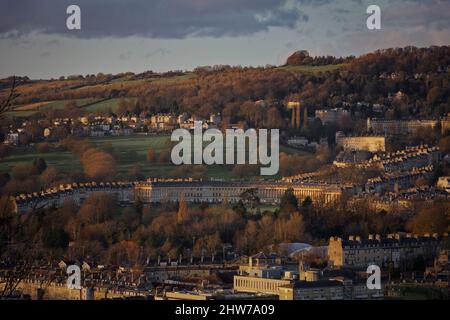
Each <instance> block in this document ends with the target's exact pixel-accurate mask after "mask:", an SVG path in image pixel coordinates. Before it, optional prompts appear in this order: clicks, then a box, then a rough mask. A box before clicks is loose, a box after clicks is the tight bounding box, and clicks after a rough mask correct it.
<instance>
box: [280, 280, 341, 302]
mask: <svg viewBox="0 0 450 320" xmlns="http://www.w3.org/2000/svg"><path fill="white" fill-rule="evenodd" d="M278 291H279V297H280V300H343V299H344V285H343V284H342V282H340V281H336V280H320V281H313V282H309V281H295V282H294V283H291V284H288V285H285V286H282V287H280V288H279V289H278Z"/></svg>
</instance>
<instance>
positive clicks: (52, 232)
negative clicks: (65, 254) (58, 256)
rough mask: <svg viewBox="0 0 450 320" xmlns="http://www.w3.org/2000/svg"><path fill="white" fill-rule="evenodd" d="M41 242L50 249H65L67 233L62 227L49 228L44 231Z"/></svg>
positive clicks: (67, 242)
mask: <svg viewBox="0 0 450 320" xmlns="http://www.w3.org/2000/svg"><path fill="white" fill-rule="evenodd" d="M42 242H43V244H44V246H46V247H47V248H51V249H66V248H67V247H68V245H69V235H68V234H67V232H65V231H64V229H61V228H51V229H48V230H46V231H44V234H43V237H42Z"/></svg>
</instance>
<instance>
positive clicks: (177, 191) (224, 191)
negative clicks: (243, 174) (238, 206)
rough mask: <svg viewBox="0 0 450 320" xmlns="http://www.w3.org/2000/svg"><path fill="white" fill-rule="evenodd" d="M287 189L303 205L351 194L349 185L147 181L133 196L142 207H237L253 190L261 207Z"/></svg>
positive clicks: (272, 202)
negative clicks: (180, 204) (178, 203)
mask: <svg viewBox="0 0 450 320" xmlns="http://www.w3.org/2000/svg"><path fill="white" fill-rule="evenodd" d="M289 188H292V189H293V192H294V195H295V196H296V197H297V198H298V199H299V200H300V201H303V200H304V199H305V198H307V197H310V198H311V199H312V200H313V201H315V202H319V203H324V204H327V203H332V202H334V201H336V200H338V199H339V198H340V197H341V196H342V195H343V194H354V192H355V188H354V186H352V185H344V184H327V183H319V182H295V183H288V182H284V181H274V182H264V181H254V182H251V181H248V182H247V181H245V182H236V181H158V180H155V181H149V182H146V183H141V184H138V185H137V186H136V187H135V190H136V196H137V197H139V198H140V199H141V201H143V202H144V203H161V202H176V201H179V200H180V199H184V200H185V201H186V202H192V203H227V202H228V203H237V202H238V201H239V200H240V199H241V195H242V193H244V192H245V191H247V190H250V189H254V190H256V192H257V195H258V197H259V199H260V201H261V203H266V204H278V203H280V200H281V197H282V196H283V194H284V193H285V192H286V190H288V189H289Z"/></svg>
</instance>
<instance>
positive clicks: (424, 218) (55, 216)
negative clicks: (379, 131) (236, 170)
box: [0, 190, 450, 265]
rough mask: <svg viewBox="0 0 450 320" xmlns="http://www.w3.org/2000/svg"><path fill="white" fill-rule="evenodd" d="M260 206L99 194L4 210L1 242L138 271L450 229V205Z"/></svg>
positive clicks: (285, 202)
mask: <svg viewBox="0 0 450 320" xmlns="http://www.w3.org/2000/svg"><path fill="white" fill-rule="evenodd" d="M256 204H257V199H255V198H254V197H252V195H251V194H243V195H242V200H241V202H239V203H238V204H237V205H235V206H230V205H223V206H214V207H208V206H207V205H202V206H195V207H188V206H187V204H186V203H184V202H183V201H181V202H180V203H177V204H175V205H174V204H163V205H158V206H156V205H155V206H152V207H144V206H143V205H142V204H141V203H139V202H137V203H136V204H135V205H134V206H133V207H126V208H121V207H119V206H118V205H117V202H116V200H115V199H114V198H113V197H112V196H109V195H107V194H98V195H92V196H91V197H89V198H88V199H87V200H86V201H84V202H83V204H82V205H81V206H80V207H78V206H76V205H75V204H74V203H72V202H70V201H69V202H67V203H66V204H65V205H64V206H62V207H61V208H58V209H56V208H49V209H45V210H37V211H36V212H34V213H33V214H30V215H26V216H22V217H19V216H16V215H11V214H5V213H4V212H3V214H2V216H1V217H0V219H1V221H0V222H1V223H0V228H1V230H0V234H1V236H2V239H1V240H2V241H0V244H2V245H3V244H5V243H10V242H12V243H16V245H15V246H12V247H9V248H8V249H6V248H5V247H3V248H1V249H2V252H3V253H5V254H11V253H12V252H15V250H18V251H22V253H26V254H29V255H30V256H31V257H36V258H42V259H50V260H52V259H58V258H60V257H62V256H65V257H67V258H69V259H88V260H90V261H96V262H102V263H108V264H113V265H127V264H128V265H135V264H141V263H143V262H144V261H145V260H146V258H147V257H150V258H152V259H155V260H156V259H157V257H158V256H162V257H168V256H171V257H172V258H174V259H176V258H177V257H178V256H179V255H180V254H182V255H183V256H184V257H186V256H189V255H190V254H191V253H193V254H194V255H195V256H197V257H198V256H200V255H201V254H202V253H203V254H205V255H209V256H211V255H213V254H215V255H216V256H219V257H220V256H221V254H222V249H223V246H224V245H232V247H233V250H235V251H238V252H240V253H243V254H252V253H256V252H258V251H259V250H268V248H269V247H271V248H272V250H277V245H278V244H280V243H285V242H309V243H313V244H316V245H321V244H322V245H326V243H327V240H328V238H329V237H330V236H334V235H337V234H339V235H342V236H347V235H350V234H358V235H362V236H367V235H368V234H369V233H372V234H373V233H379V234H387V233H390V232H397V231H411V232H415V233H418V234H423V233H425V232H431V233H433V232H437V233H443V232H445V231H447V232H448V231H449V230H448V212H449V210H450V207H449V204H448V203H438V204H436V206H434V207H433V208H428V207H420V208H417V210H416V212H414V214H413V215H411V216H399V215H387V214H386V213H383V212H375V211H373V210H370V209H369V208H368V206H367V204H364V203H363V204H360V207H358V208H356V209H357V210H355V209H351V208H349V207H347V204H346V203H344V202H342V203H340V204H338V205H337V206H335V207H333V208H329V207H328V208H325V207H322V206H320V205H318V204H315V203H313V202H312V201H311V200H310V199H308V198H306V199H304V201H302V202H301V203H298V202H297V199H296V198H295V196H293V194H292V191H290V190H288V191H287V192H286V194H285V196H284V197H283V199H282V203H281V205H280V207H279V208H278V209H277V210H276V211H263V212H261V211H260V210H258V209H256V210H255V208H256V207H255V205H256ZM2 205H5V204H4V203H2ZM5 250H7V251H5ZM280 250H281V249H280ZM17 254H19V255H20V252H17Z"/></svg>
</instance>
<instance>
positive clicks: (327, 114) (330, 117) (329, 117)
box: [316, 108, 350, 124]
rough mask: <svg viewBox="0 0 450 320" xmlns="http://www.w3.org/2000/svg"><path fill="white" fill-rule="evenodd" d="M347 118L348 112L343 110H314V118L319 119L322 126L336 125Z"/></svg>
mask: <svg viewBox="0 0 450 320" xmlns="http://www.w3.org/2000/svg"><path fill="white" fill-rule="evenodd" d="M349 116H350V112H349V111H347V110H345V109H339V108H335V109H330V110H316V118H318V119H320V121H322V124H336V123H339V122H340V121H342V119H344V118H345V117H349Z"/></svg>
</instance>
